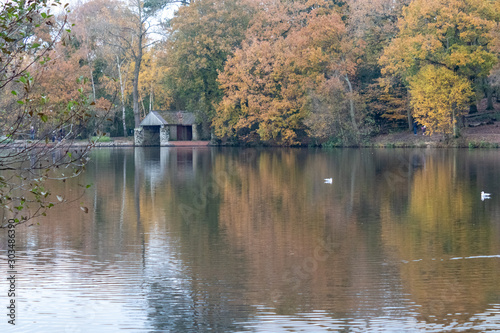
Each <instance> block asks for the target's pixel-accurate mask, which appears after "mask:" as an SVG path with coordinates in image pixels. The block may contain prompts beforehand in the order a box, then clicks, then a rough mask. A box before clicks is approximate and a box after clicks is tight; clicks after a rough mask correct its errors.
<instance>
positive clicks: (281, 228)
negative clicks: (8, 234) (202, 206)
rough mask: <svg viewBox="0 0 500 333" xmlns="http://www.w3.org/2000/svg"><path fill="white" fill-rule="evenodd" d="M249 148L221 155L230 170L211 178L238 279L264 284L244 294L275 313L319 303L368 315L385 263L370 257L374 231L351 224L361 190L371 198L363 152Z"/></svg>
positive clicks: (359, 217) (378, 299)
mask: <svg viewBox="0 0 500 333" xmlns="http://www.w3.org/2000/svg"><path fill="white" fill-rule="evenodd" d="M249 154H250V152H249V150H245V151H242V152H241V155H240V156H238V155H236V156H229V155H222V154H221V155H218V156H217V157H216V163H215V165H216V168H217V169H222V170H225V171H226V172H227V174H228V175H230V176H229V177H227V180H226V181H225V182H224V183H223V184H222V185H221V192H222V195H221V197H222V200H223V201H222V203H221V209H220V217H219V219H220V224H221V226H222V227H223V229H224V231H225V233H226V234H227V238H228V242H229V243H230V244H231V246H232V247H233V248H234V249H235V250H237V251H238V252H240V251H241V252H242V253H245V257H246V258H247V265H248V266H249V268H248V270H249V272H250V274H249V275H248V277H247V279H248V281H247V282H246V283H247V284H248V285H262V286H264V285H265V286H266V287H265V288H261V289H260V290H258V291H256V292H254V293H252V294H249V295H247V297H248V298H249V302H250V303H252V304H264V305H266V306H269V307H271V308H273V309H275V311H276V312H277V313H279V314H295V313H297V312H307V311H311V310H313V309H318V308H321V309H324V310H326V311H328V312H330V313H332V314H333V316H335V317H340V318H345V316H344V315H345V314H346V313H350V314H351V315H352V313H353V312H355V311H356V312H358V315H361V316H371V315H377V314H378V313H379V311H380V309H381V305H382V304H387V303H388V302H391V299H390V298H389V297H387V295H385V289H384V288H381V287H380V286H381V285H386V283H387V281H386V279H387V278H388V276H384V274H383V270H392V269H393V268H391V267H385V268H382V267H381V266H380V265H379V264H378V263H377V262H378V260H379V259H380V258H377V256H378V254H379V250H378V249H377V246H378V245H377V240H376V237H377V234H376V233H372V232H371V231H372V230H371V229H372V228H373V226H371V225H366V226H364V225H362V223H360V221H363V219H364V218H367V217H368V215H369V213H368V210H365V206H364V205H362V204H361V202H363V200H365V198H366V196H371V200H370V201H369V202H367V203H366V205H368V206H371V205H376V202H374V199H375V198H373V195H371V194H368V191H367V190H366V189H365V188H366V187H367V186H369V185H370V184H367V182H373V180H372V178H373V177H367V175H366V172H368V173H372V172H373V170H370V168H369V167H368V168H366V167H365V164H366V163H369V162H370V160H371V157H370V156H369V155H366V156H365V155H363V154H359V151H355V150H338V151H331V152H329V153H326V154H325V152H324V151H323V152H316V153H315V152H314V151H308V150H283V149H280V150H264V151H256V152H255V153H254V158H253V159H249V158H248V155H249ZM240 161H241V162H240ZM370 165H371V164H370ZM345 175H348V176H347V177H346V176H345ZM325 177H333V179H334V184H333V185H331V186H330V185H325V184H324V182H323V178H325ZM388 275H389V279H390V278H391V277H390V274H388ZM394 276H395V275H393V277H394ZM392 286H393V288H397V282H396V281H394V283H393V284H392ZM362 290H364V291H365V292H360V291H362Z"/></svg>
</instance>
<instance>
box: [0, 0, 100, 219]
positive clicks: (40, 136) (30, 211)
mask: <svg viewBox="0 0 500 333" xmlns="http://www.w3.org/2000/svg"><path fill="white" fill-rule="evenodd" d="M53 6H57V7H59V8H60V10H62V11H63V12H66V7H65V6H63V5H62V4H61V3H60V2H59V1H54V2H52V3H50V4H49V3H48V2H46V1H17V0H13V1H9V2H6V3H4V4H2V5H1V7H0V26H1V27H2V29H1V30H0V95H1V96H2V97H5V96H7V95H11V96H13V97H11V98H10V101H15V103H8V104H3V102H4V100H3V99H2V106H1V109H0V114H1V117H2V122H1V123H0V132H1V134H2V137H1V139H0V147H2V148H11V147H12V141H13V140H14V139H19V138H22V139H27V140H26V141H24V142H23V145H22V147H18V149H6V150H5V151H4V152H3V153H2V156H1V157H0V172H1V175H0V205H1V208H2V210H3V213H4V217H3V218H4V219H5V218H7V217H12V218H14V219H15V220H16V222H24V221H27V220H29V219H30V218H33V217H35V216H37V215H40V214H45V211H46V209H48V208H50V207H52V206H54V204H55V203H58V202H62V201H65V200H66V198H64V197H61V196H57V199H55V200H53V199H52V196H51V195H52V194H53V193H52V191H51V188H49V187H47V186H46V184H45V181H46V180H48V179H51V178H53V179H54V178H55V179H59V180H66V179H67V178H68V177H73V176H76V175H78V174H79V173H80V172H81V171H82V168H83V166H84V165H85V163H86V161H87V160H88V157H87V154H88V151H89V149H90V148H91V144H90V143H89V145H87V146H86V147H84V148H83V149H80V150H77V151H72V152H70V151H69V150H68V149H67V148H66V149H63V150H61V149H60V148H61V147H59V144H57V145H55V146H50V145H46V143H48V141H50V137H51V136H50V134H51V133H54V132H55V131H59V130H61V129H62V128H64V127H65V126H68V125H70V126H71V124H74V123H77V122H80V123H85V122H88V121H89V120H90V119H91V118H92V116H91V114H90V113H89V112H88V111H89V108H88V99H87V96H86V95H85V93H84V91H83V90H80V91H79V92H77V93H76V94H75V95H72V96H71V97H70V100H69V101H67V103H66V105H65V108H64V110H61V112H60V113H59V114H58V117H57V119H55V121H53V122H49V119H50V118H51V114H50V112H51V107H50V105H49V104H48V103H49V102H48V101H49V100H50V98H58V96H57V92H51V95H50V96H49V95H46V94H44V93H40V92H39V91H37V87H35V82H37V80H38V78H39V77H40V76H41V77H43V75H44V74H45V73H46V72H45V70H46V69H47V68H48V66H50V65H51V64H53V63H54V62H55V60H54V59H52V58H51V57H52V56H53V52H54V49H56V48H58V47H59V45H60V44H62V43H66V42H68V39H67V35H66V32H70V26H69V24H68V23H67V17H66V15H63V16H62V17H60V18H59V19H56V17H55V16H54V15H53V13H52V12H51V8H52V7H53ZM73 80H75V81H76V80H77V78H73ZM61 84H64V83H61ZM63 90H64V88H63ZM38 124H50V126H49V127H48V128H46V131H44V132H43V133H35V130H36V128H35V126H37V125H38ZM76 135H77V133H72V135H71V136H67V137H66V139H68V140H71V138H72V137H74V136H76ZM63 139H64V138H63ZM60 167H64V169H65V170H64V172H63V173H61V172H59V171H58V168H60Z"/></svg>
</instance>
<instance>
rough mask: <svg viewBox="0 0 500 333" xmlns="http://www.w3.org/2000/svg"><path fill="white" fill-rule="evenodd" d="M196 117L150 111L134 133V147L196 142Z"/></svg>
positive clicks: (182, 113)
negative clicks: (171, 142) (174, 142)
mask: <svg viewBox="0 0 500 333" xmlns="http://www.w3.org/2000/svg"><path fill="white" fill-rule="evenodd" d="M195 121H196V117H195V115H194V114H193V113H191V112H184V111H151V112H150V113H149V114H148V115H147V116H146V118H144V120H143V121H142V122H141V124H140V125H139V128H136V129H135V131H134V142H135V145H136V146H168V144H169V141H191V140H198V132H197V130H196V122H195Z"/></svg>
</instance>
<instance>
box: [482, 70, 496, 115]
mask: <svg viewBox="0 0 500 333" xmlns="http://www.w3.org/2000/svg"><path fill="white" fill-rule="evenodd" d="M484 90H485V92H486V98H487V99H488V106H487V107H486V110H493V109H494V106H493V89H492V88H491V85H490V84H489V83H488V79H486V78H485V79H484Z"/></svg>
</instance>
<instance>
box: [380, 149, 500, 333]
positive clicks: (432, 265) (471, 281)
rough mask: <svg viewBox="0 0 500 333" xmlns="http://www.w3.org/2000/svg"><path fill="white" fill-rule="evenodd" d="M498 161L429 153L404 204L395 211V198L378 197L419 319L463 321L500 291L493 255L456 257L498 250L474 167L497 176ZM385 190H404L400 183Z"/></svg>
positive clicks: (393, 193) (388, 241)
mask: <svg viewBox="0 0 500 333" xmlns="http://www.w3.org/2000/svg"><path fill="white" fill-rule="evenodd" d="M490 156H491V155H490ZM497 162H498V161H497V159H496V158H495V159H493V160H490V161H488V160H483V161H481V163H475V162H474V160H472V159H471V157H470V156H468V155H466V154H465V153H463V152H457V151H451V152H450V151H434V152H433V153H432V154H427V158H426V165H425V168H422V169H419V170H417V171H416V172H415V173H414V175H413V177H412V179H411V182H410V186H409V187H408V189H407V191H408V192H406V190H405V193H408V196H407V204H406V205H405V206H403V207H406V208H405V209H404V210H394V209H393V206H392V205H391V202H392V200H385V201H383V202H382V206H381V209H380V211H381V222H382V228H383V229H382V239H383V241H384V244H385V246H386V247H387V248H388V249H390V252H391V253H392V254H393V255H394V257H395V258H396V259H400V260H404V263H403V264H401V268H400V270H401V277H402V281H403V283H404V286H405V289H406V290H408V293H409V295H410V297H411V299H412V300H413V301H415V302H416V303H417V304H419V305H420V307H418V312H419V313H420V315H421V317H420V319H421V320H424V321H426V322H434V323H440V324H451V323H452V322H458V323H465V322H468V321H469V320H470V318H471V317H472V316H473V315H475V314H478V313H483V312H484V311H485V310H486V309H487V308H488V306H489V305H490V301H491V299H492V298H491V297H493V298H495V297H497V298H498V297H499V295H500V288H499V287H495V286H498V273H499V265H498V261H497V259H493V258H483V259H480V258H476V259H474V258H471V259H459V260H455V259H454V258H457V257H470V256H478V255H491V254H497V253H498V252H499V248H500V246H499V242H498V238H497V237H494V236H493V234H494V233H493V227H494V224H492V223H491V222H492V220H491V217H490V216H488V215H486V214H485V211H484V209H483V208H484V203H482V202H481V201H480V200H479V191H480V190H475V189H476V188H477V187H475V186H474V184H475V183H476V182H477V183H479V182H478V181H477V177H478V174H477V173H476V171H472V170H476V169H477V168H480V169H482V170H483V171H484V173H483V174H482V175H481V176H480V177H485V179H494V178H489V177H487V174H488V171H487V170H488V169H489V168H492V167H493V165H495V164H496V163H497ZM483 163H484V164H483ZM488 164H489V165H488ZM490 172H491V171H490ZM490 176H491V174H490ZM386 195H387V196H388V197H389V198H394V197H398V196H403V194H402V189H401V187H399V188H392V189H391V190H388V191H387V192H386ZM494 295H496V296H494Z"/></svg>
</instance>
